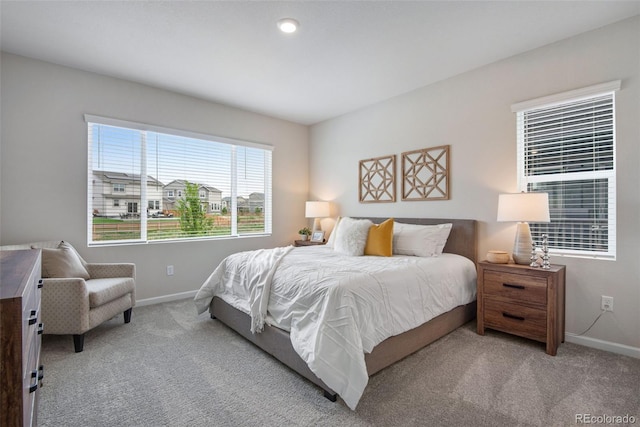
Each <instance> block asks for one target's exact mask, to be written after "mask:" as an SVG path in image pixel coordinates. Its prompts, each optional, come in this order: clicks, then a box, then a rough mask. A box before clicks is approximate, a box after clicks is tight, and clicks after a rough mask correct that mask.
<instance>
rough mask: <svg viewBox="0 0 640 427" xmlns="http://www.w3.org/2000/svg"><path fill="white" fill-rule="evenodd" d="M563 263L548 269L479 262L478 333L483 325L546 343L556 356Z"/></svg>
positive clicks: (561, 323) (561, 331)
mask: <svg viewBox="0 0 640 427" xmlns="http://www.w3.org/2000/svg"><path fill="white" fill-rule="evenodd" d="M565 275H566V269H565V266H564V265H552V266H551V268H550V269H543V268H532V267H529V266H526V265H518V264H491V263H489V262H486V261H481V262H479V263H478V296H477V299H478V316H477V322H478V334H480V335H484V330H485V328H490V329H495V330H498V331H502V332H506V333H509V334H513V335H518V336H521V337H525V338H529V339H532V340H536V341H540V342H543V343H546V345H547V349H546V350H547V354H550V355H551V356H555V355H556V352H557V350H558V346H559V345H560V343H561V342H564V298H565Z"/></svg>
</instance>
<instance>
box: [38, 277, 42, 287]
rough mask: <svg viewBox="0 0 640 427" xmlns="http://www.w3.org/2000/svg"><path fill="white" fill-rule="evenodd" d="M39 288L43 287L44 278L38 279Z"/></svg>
mask: <svg viewBox="0 0 640 427" xmlns="http://www.w3.org/2000/svg"><path fill="white" fill-rule="evenodd" d="M38 289H42V279H40V280H38Z"/></svg>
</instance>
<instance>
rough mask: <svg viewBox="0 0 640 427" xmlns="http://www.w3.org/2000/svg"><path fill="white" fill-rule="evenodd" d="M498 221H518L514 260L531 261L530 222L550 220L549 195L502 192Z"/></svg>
mask: <svg viewBox="0 0 640 427" xmlns="http://www.w3.org/2000/svg"><path fill="white" fill-rule="evenodd" d="M498 221H499V222H505V221H517V222H518V228H517V230H516V239H515V242H514V244H513V260H514V261H515V263H516V264H529V263H530V262H531V246H532V244H533V241H532V240H531V230H530V229H529V224H528V223H529V222H549V221H550V218H549V195H548V194H547V193H517V194H500V196H499V197H498Z"/></svg>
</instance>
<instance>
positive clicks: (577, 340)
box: [564, 332, 640, 359]
mask: <svg viewBox="0 0 640 427" xmlns="http://www.w3.org/2000/svg"><path fill="white" fill-rule="evenodd" d="M564 339H565V341H566V342H570V343H573V344H578V345H583V346H585V347H592V348H597V349H598V350H605V351H610V352H611V353H616V354H622V355H623V356H630V357H635V358H636V359H640V348H638V347H631V346H629V345H624V344H616V343H614V342H609V341H603V340H599V339H596V338H589V337H583V336H579V335H576V334H571V333H569V332H565V334H564Z"/></svg>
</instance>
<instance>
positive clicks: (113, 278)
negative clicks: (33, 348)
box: [1, 241, 136, 353]
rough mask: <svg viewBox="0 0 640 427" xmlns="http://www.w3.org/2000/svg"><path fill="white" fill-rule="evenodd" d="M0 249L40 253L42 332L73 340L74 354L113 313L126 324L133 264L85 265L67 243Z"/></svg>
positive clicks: (131, 302) (131, 297) (131, 296)
mask: <svg viewBox="0 0 640 427" xmlns="http://www.w3.org/2000/svg"><path fill="white" fill-rule="evenodd" d="M1 249H2V250H11V249H42V251H43V253H42V276H43V281H42V285H43V286H42V308H41V310H42V322H43V324H44V333H45V334H53V335H73V343H74V347H75V351H76V353H79V352H81V351H82V350H83V348H84V335H85V333H86V332H87V331H89V330H91V329H93V328H94V327H96V326H98V325H99V324H101V323H102V322H104V321H106V320H109V319H111V318H113V317H114V316H116V315H118V314H119V313H124V322H125V323H129V322H130V321H131V311H132V309H133V306H134V305H135V274H136V272H135V264H131V263H119V264H115V263H87V262H86V261H84V260H83V259H82V257H80V255H79V254H78V253H77V252H76V250H75V249H74V248H73V247H72V246H71V245H70V244H68V243H66V242H60V241H49V242H38V243H31V244H27V245H14V246H4V247H2V248H1ZM75 276H79V277H75Z"/></svg>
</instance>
